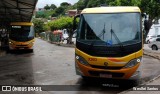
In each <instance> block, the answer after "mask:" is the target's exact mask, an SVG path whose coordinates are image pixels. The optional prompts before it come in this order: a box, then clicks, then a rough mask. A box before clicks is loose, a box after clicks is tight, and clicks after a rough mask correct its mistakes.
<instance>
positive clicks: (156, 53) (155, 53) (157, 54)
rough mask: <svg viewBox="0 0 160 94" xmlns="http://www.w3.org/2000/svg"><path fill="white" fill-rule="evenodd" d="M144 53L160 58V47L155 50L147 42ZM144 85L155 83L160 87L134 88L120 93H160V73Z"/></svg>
mask: <svg viewBox="0 0 160 94" xmlns="http://www.w3.org/2000/svg"><path fill="white" fill-rule="evenodd" d="M144 55H148V56H151V57H153V58H156V59H159V60H160V49H159V50H158V51H153V50H151V48H149V47H148V46H147V45H146V44H145V45H144ZM143 85H146V87H147V85H155V87H156V88H158V91H148V90H146V91H133V90H132V88H131V89H130V90H128V91H124V92H121V93H119V94H160V75H158V76H157V77H155V78H154V79H152V80H150V81H148V82H146V83H144V84H143Z"/></svg>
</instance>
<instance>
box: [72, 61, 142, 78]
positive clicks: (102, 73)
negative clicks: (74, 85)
mask: <svg viewBox="0 0 160 94" xmlns="http://www.w3.org/2000/svg"><path fill="white" fill-rule="evenodd" d="M139 65H140V63H138V64H137V65H135V66H134V67H131V68H122V69H114V70H112V69H99V68H92V67H91V66H88V65H84V64H81V63H80V62H79V61H76V64H75V67H76V73H77V74H78V75H81V76H87V77H100V78H113V79H129V78H131V79H132V77H135V76H136V75H137V73H139V70H137V69H138V67H139Z"/></svg>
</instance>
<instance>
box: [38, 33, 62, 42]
mask: <svg viewBox="0 0 160 94" xmlns="http://www.w3.org/2000/svg"><path fill="white" fill-rule="evenodd" d="M61 36H62V34H61V33H53V32H48V33H46V32H42V33H40V37H41V38H42V39H43V40H46V41H49V42H51V43H59V42H61Z"/></svg>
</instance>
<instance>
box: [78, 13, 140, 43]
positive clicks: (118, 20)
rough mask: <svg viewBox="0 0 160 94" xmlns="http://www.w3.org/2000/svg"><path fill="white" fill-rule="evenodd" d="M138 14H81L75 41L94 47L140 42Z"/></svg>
mask: <svg viewBox="0 0 160 94" xmlns="http://www.w3.org/2000/svg"><path fill="white" fill-rule="evenodd" d="M140 31H141V30H140V13H115V14H111V13H110V14H82V15H81V20H80V27H79V29H78V33H77V34H78V35H77V40H79V41H81V42H85V43H88V44H91V43H93V42H94V44H96V45H108V44H110V45H119V44H123V45H125V44H132V43H135V42H140V41H141V32H140Z"/></svg>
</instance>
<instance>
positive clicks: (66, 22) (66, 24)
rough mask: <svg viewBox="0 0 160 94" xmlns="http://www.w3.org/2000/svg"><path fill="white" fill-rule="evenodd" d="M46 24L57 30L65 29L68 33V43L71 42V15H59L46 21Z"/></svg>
mask: <svg viewBox="0 0 160 94" xmlns="http://www.w3.org/2000/svg"><path fill="white" fill-rule="evenodd" d="M48 26H50V28H51V30H52V31H53V30H57V29H67V32H68V35H69V42H68V43H69V44H71V43H72V37H73V34H74V32H73V30H72V27H73V18H71V17H61V18H59V19H57V20H55V21H51V22H49V23H48Z"/></svg>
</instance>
